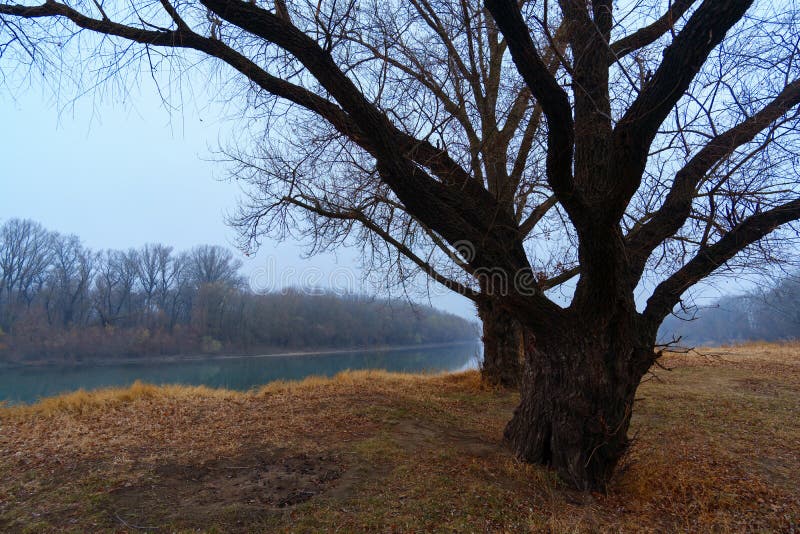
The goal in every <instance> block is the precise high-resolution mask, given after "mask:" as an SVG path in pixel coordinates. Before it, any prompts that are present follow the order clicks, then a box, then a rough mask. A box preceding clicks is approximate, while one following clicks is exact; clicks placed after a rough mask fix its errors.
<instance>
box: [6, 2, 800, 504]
mask: <svg viewBox="0 0 800 534" xmlns="http://www.w3.org/2000/svg"><path fill="white" fill-rule="evenodd" d="M274 7H275V6H268V5H264V4H260V3H257V2H245V1H241V0H200V1H199V2H180V3H177V2H176V3H170V2H169V0H161V2H160V3H141V2H135V1H134V2H132V3H119V4H114V5H113V9H112V6H111V5H110V4H97V3H96V4H93V5H89V4H81V5H78V6H75V7H73V6H71V5H68V4H64V3H60V2H58V1H48V2H46V3H43V4H40V5H34V6H21V5H16V4H10V3H0V17H1V18H0V25H2V28H4V30H3V35H4V37H5V39H4V40H3V41H4V42H6V43H8V44H7V45H5V48H4V49H3V50H4V53H5V54H6V55H7V56H8V57H9V58H10V59H9V60H10V61H15V60H19V59H20V58H22V59H23V60H25V57H26V56H25V54H26V53H27V54H28V56H27V57H28V58H29V59H28V60H26V61H28V63H27V64H29V65H43V64H46V62H47V61H48V59H42V60H41V61H40V62H38V63H37V58H40V57H42V56H44V57H45V58H50V60H51V61H52V58H53V56H48V55H47V54H46V52H48V50H50V51H53V50H54V49H55V51H56V52H57V53H59V54H60V53H61V52H60V48H59V47H60V45H61V44H62V43H64V42H66V41H68V40H70V39H68V38H69V37H71V35H72V33H71V32H72V31H83V30H88V31H90V32H95V33H99V34H103V35H107V36H113V37H115V38H116V39H111V40H103V41H102V42H101V43H100V44H98V46H101V47H102V46H104V45H106V44H107V43H110V44H111V46H114V47H118V48H113V49H112V50H111V52H112V57H113V58H114V61H113V63H112V64H110V65H107V66H108V67H109V68H110V69H111V71H110V72H109V74H113V73H114V72H116V70H115V69H118V68H119V66H120V65H122V64H129V63H130V62H132V61H134V60H135V59H137V58H140V59H144V60H149V61H151V63H150V65H152V66H153V67H152V68H157V66H158V65H160V64H161V63H159V62H164V61H167V62H168V61H171V60H173V59H174V58H176V57H177V56H176V54H177V52H178V49H185V50H187V51H188V50H194V51H196V52H199V53H201V54H204V55H205V56H207V57H211V58H216V59H217V60H218V64H226V65H228V66H229V67H232V68H233V70H234V71H236V72H238V73H239V74H240V75H241V76H242V79H244V80H246V81H247V82H248V83H249V84H250V88H251V89H252V91H251V92H249V93H248V94H247V96H246V100H245V102H247V104H248V105H250V106H251V108H252V109H253V110H254V111H253V116H258V114H259V113H261V115H260V117H261V118H263V119H265V120H266V124H267V127H268V128H270V129H269V132H268V134H267V135H266V136H265V137H266V139H267V142H266V143H265V147H264V149H263V152H262V153H261V154H256V155H255V159H254V158H237V156H236V154H235V153H234V154H233V159H235V160H236V161H238V162H239V164H240V165H239V166H238V167H237V168H236V169H235V172H238V173H239V174H240V175H242V174H243V175H244V177H249V178H250V181H251V183H253V184H254V185H256V188H255V189H254V191H253V196H252V203H251V204H250V205H249V206H245V210H244V212H243V217H244V218H243V221H244V222H245V224H246V226H247V225H249V229H250V231H249V236H248V237H251V238H257V237H258V235H259V234H260V232H261V230H260V229H261V228H263V227H264V226H266V227H267V228H268V229H271V230H272V231H274V232H277V233H279V234H285V233H288V232H299V233H300V234H302V235H306V236H308V237H310V238H312V242H313V246H314V247H315V248H317V249H318V248H324V247H327V246H335V245H336V244H339V243H341V242H342V241H344V240H347V239H353V240H356V239H358V240H362V241H366V240H374V243H375V244H376V245H372V244H371V243H370V245H369V246H368V250H371V251H373V252H375V251H380V250H381V249H382V247H383V250H386V251H387V252H385V255H384V256H383V258H390V259H389V264H387V266H389V265H391V266H392V267H393V268H394V273H395V275H394V276H399V277H400V278H402V277H403V273H405V272H406V267H407V266H408V265H412V266H414V268H415V269H421V270H422V271H423V272H425V273H426V274H427V275H429V276H430V277H432V278H433V279H434V280H436V281H437V282H439V283H441V284H443V285H444V286H446V287H448V288H450V289H453V290H455V291H458V292H460V293H462V294H464V295H465V296H467V297H468V298H471V299H473V300H475V301H476V302H477V303H478V305H479V309H481V307H483V309H484V310H486V309H490V310H491V311H490V313H495V310H497V313H501V312H502V313H505V314H507V315H508V316H509V317H511V318H513V320H514V321H516V322H517V323H518V324H519V325H520V327H521V328H522V330H523V332H524V349H525V369H524V373H523V379H522V386H521V400H520V405H519V407H518V408H517V410H516V412H515V414H514V417H513V419H512V420H511V422H510V423H509V425H508V427H507V428H506V432H505V437H506V439H507V441H508V442H509V443H510V444H511V446H512V447H513V449H514V450H515V452H516V453H517V455H518V456H519V457H520V458H523V459H525V460H527V461H531V462H539V463H543V464H547V465H551V466H553V467H554V468H555V469H557V471H558V472H559V474H560V475H561V476H562V477H563V478H564V479H565V480H567V481H568V482H569V483H571V484H573V485H574V486H576V487H579V488H603V487H604V486H605V485H606V483H607V481H608V480H609V478H610V476H611V474H612V472H613V469H614V467H615V465H616V463H617V461H618V459H619V458H620V456H621V455H622V454H623V452H624V450H625V448H626V447H627V445H628V438H627V430H628V426H629V423H630V418H631V413H632V407H633V399H634V395H635V391H636V389H637V386H638V384H639V382H640V379H641V377H642V376H643V375H644V373H646V372H647V370H648V369H649V368H650V366H651V365H652V364H653V362H654V361H655V358H656V357H657V353H656V352H655V350H654V348H655V343H656V334H657V330H658V326H659V324H660V323H661V322H662V320H663V319H664V317H666V316H667V315H668V314H669V313H670V312H671V311H672V310H673V308H674V307H675V306H676V305H678V304H679V302H680V300H681V297H682V295H683V294H684V293H685V292H686V291H687V290H688V289H690V288H692V287H693V286H694V285H695V284H697V283H698V282H700V281H702V280H703V279H705V278H707V277H709V276H711V275H713V274H714V273H717V272H721V271H725V270H727V271H728V272H736V270H737V269H741V268H745V267H748V266H752V265H757V264H761V263H764V261H765V260H768V261H774V260H775V259H779V258H781V257H782V255H783V254H786V253H791V252H792V244H793V238H794V237H795V236H796V233H794V232H793V227H792V226H791V223H792V222H793V221H796V220H797V219H798V218H800V196H799V194H798V193H799V190H800V187H798V180H797V169H796V163H797V161H796V159H797V158H796V153H797V149H798V146H797V145H798V135H797V133H798V124H797V122H798V121H797V119H798V103H800V79H798V64H799V63H798V61H797V50H798V49H800V46H798V44H799V43H800V37H799V36H798V33H800V32H799V31H798V28H800V25H799V24H798V23H797V22H798V21H797V20H796V19H797V15H798V13H797V12H798V10H797V9H796V6H795V5H794V4H793V3H792V2H786V3H775V2H769V1H766V0H762V1H759V2H754V1H753V0H702V1H701V0H675V1H673V2H666V1H657V0H652V1H651V0H645V1H641V2H630V3H628V2H614V1H613V0H591V1H589V0H559V1H557V2H556V1H552V2H549V1H540V2H534V1H522V2H514V1H512V0H486V1H485V3H484V4H483V5H480V4H478V3H475V2H470V1H468V0H459V1H458V2H456V1H444V0H441V1H433V0H429V1H422V0H410V1H409V2H392V1H389V2H368V1H366V2H355V1H349V2H336V1H333V0H331V1H328V2H324V1H323V2H311V1H310V0H309V1H298V2H293V3H291V4H290V5H288V6H285V5H284V4H283V2H281V3H280V8H275V9H274V10H273V9H271V8H274ZM284 7H288V9H284ZM112 17H113V19H112ZM70 41H73V40H70ZM125 42H135V43H139V44H140V45H141V46H140V47H138V48H136V47H131V46H122V45H121V43H125ZM101 50H104V51H105V50H106V49H104V48H101ZM157 50H161V51H162V52H161V55H157V54H158V52H157ZM75 52H76V54H75V55H76V56H77V57H84V58H85V57H88V56H87V55H86V54H87V53H90V51H89V50H85V49H83V50H82V49H80V48H78V49H77V50H76V51H75ZM407 52H408V53H407ZM130 54H133V56H131V55H130ZM187 54H191V53H190V52H187ZM66 57H68V58H72V57H73V56H72V55H67V56H66ZM102 57H109V56H108V54H105V55H103V56H102ZM154 57H155V58H156V59H155V60H154V59H153V58H154ZM176 61H177V60H176ZM107 72H108V71H107ZM134 72H137V73H138V72H139V71H134ZM495 86H497V87H498V89H495ZM500 88H502V90H501V89H500ZM260 110H268V111H266V112H262V111H260ZM493 115H494V117H493ZM276 126H282V127H283V128H285V130H284V132H283V135H278V133H276V128H275V127H276ZM506 127H508V129H507V130H506ZM471 129H472V130H474V133H475V135H472V134H471V132H470V130H471ZM270 141H272V142H270ZM278 141H280V143H279V142H278ZM492 146H497V147H498V148H496V149H493V148H491V147H492ZM259 162H260V164H259ZM376 253H377V252H376ZM573 279H574V280H575V282H574V286H570V287H573V289H574V290H572V291H571V293H572V294H571V299H570V301H569V304H568V305H566V306H562V305H560V304H557V303H556V302H555V301H554V300H553V299H552V298H551V296H552V295H548V294H547V293H546V291H547V290H548V289H551V288H555V287H557V286H559V284H564V283H565V282H566V281H568V280H573ZM637 292H640V293H642V292H647V293H648V294H649V297H648V298H647V299H646V303H644V305H643V307H642V309H641V310H639V309H637V305H636V299H635V295H636V294H637ZM483 315H485V314H483Z"/></svg>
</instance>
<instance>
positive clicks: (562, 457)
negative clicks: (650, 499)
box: [504, 327, 654, 491]
mask: <svg viewBox="0 0 800 534" xmlns="http://www.w3.org/2000/svg"><path fill="white" fill-rule="evenodd" d="M558 337H559V338H560V339H552V340H547V341H546V342H543V343H537V342H536V340H534V339H533V336H531V335H529V334H527V333H526V335H525V365H524V371H523V373H524V374H523V377H522V380H521V391H520V404H519V406H518V407H517V409H516V410H515V412H514V416H513V418H512V419H511V421H510V422H509V423H508V425H507V426H506V429H505V435H504V437H505V440H506V442H507V443H508V444H509V445H510V446H511V448H512V449H513V451H514V452H515V454H516V455H517V457H519V458H520V459H521V460H523V461H526V462H530V463H538V464H542V465H546V466H548V467H551V468H553V469H555V470H556V472H557V473H558V474H559V476H560V477H561V478H562V480H564V481H565V482H567V483H568V484H571V485H572V486H574V487H576V488H578V489H581V490H591V491H603V490H605V488H606V486H607V484H608V482H609V480H610V478H611V475H612V473H613V471H614V468H615V466H616V465H617V462H618V461H619V459H620V458H621V457H622V455H623V454H624V453H625V450H626V449H627V447H628V443H629V441H628V436H627V431H628V427H629V425H630V420H631V413H632V410H633V400H634V395H635V393H636V389H637V387H638V385H639V383H640V381H641V378H642V376H643V375H644V373H645V372H647V370H648V369H649V367H650V364H651V363H652V361H653V346H654V343H649V342H648V340H643V339H641V338H639V337H640V336H635V337H636V338H639V339H635V338H634V336H626V337H623V338H622V339H620V338H617V339H613V340H609V338H608V336H607V335H603V334H602V333H597V332H587V331H585V330H584V331H581V330H580V329H579V328H576V327H573V328H572V331H571V332H570V333H569V334H567V335H566V336H563V337H562V336H561V335H559V336H558Z"/></svg>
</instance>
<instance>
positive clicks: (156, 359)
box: [0, 339, 479, 369]
mask: <svg viewBox="0 0 800 534" xmlns="http://www.w3.org/2000/svg"><path fill="white" fill-rule="evenodd" d="M478 341H479V340H478V339H463V340H455V341H447V342H444V343H422V344H419V345H377V346H372V347H352V348H341V347H335V348H326V347H321V348H315V349H311V350H287V349H281V348H274V347H262V348H259V349H252V350H249V351H238V352H237V351H233V353H232V354H218V353H193V354H171V355H160V354H142V355H141V356H129V357H123V358H103V357H100V358H87V359H85V360H80V361H75V360H55V359H48V360H23V361H4V360H2V359H0V369H14V368H20V367H49V366H74V367H81V366H104V365H105V366H107V365H124V364H131V363H171V362H192V361H206V360H208V361H213V360H229V359H238V358H271V357H284V356H292V357H294V356H321V355H325V354H345V353H361V352H380V351H402V350H425V349H435V348H440V347H457V346H461V345H469V344H474V343H477V342H478Z"/></svg>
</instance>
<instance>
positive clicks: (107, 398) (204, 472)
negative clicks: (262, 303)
mask: <svg viewBox="0 0 800 534" xmlns="http://www.w3.org/2000/svg"><path fill="white" fill-rule="evenodd" d="M662 364H663V365H665V366H666V367H670V368H672V369H671V370H670V371H667V370H661V369H659V370H657V371H656V372H655V375H654V376H653V377H651V378H650V380H648V381H647V382H646V383H645V384H643V385H642V387H641V388H640V390H639V395H638V401H637V405H636V407H635V416H634V422H633V425H632V434H634V435H635V444H634V446H633V448H632V450H631V452H630V454H629V455H628V456H627V457H626V458H625V459H624V461H623V463H622V465H621V467H620V469H619V471H618V474H617V476H616V478H615V480H614V482H613V484H612V487H611V489H610V491H609V492H608V493H607V494H604V495H600V494H592V495H589V494H581V493H577V492H573V491H570V490H569V489H566V488H565V487H563V486H562V485H561V484H560V483H559V482H558V481H557V480H556V479H555V477H554V476H553V475H552V473H550V472H548V471H547V470H545V469H541V468H538V467H533V466H529V465H523V464H520V463H518V462H517V461H515V460H514V459H513V458H512V457H511V455H510V454H509V453H508V451H507V450H505V449H504V448H503V446H502V444H501V440H500V438H501V435H502V430H503V425H504V424H505V422H506V421H507V420H508V418H509V417H510V415H511V412H512V410H513V407H514V405H515V401H516V398H515V395H514V394H513V393H510V392H506V391H494V390H488V389H485V388H482V387H481V385H480V382H479V379H478V375H477V373H475V372H468V373H463V374H458V375H451V376H437V377H431V376H428V377H421V376H413V375H397V374H387V373H381V372H353V373H344V374H341V375H339V376H337V377H336V378H334V379H330V380H325V379H309V380H305V381H303V382H300V383H274V384H270V385H268V386H266V387H264V388H262V389H261V390H259V391H254V392H252V393H236V392H229V391H219V390H209V389H205V388H185V387H165V388H157V387H152V386H147V385H139V384H137V385H134V386H133V387H131V388H129V389H125V390H106V391H101V392H96V393H88V394H87V393H82V392H79V393H75V394H72V395H67V396H62V397H57V398H52V399H46V400H44V401H42V402H40V403H39V404H36V405H33V406H30V407H18V408H6V409H2V410H0V531H3V532H6V531H9V532H12V531H13V532H17V531H23V532H24V531H30V532H42V531H75V532H87V531H92V532H95V531H112V532H125V531H132V532H133V531H137V532H139V531H143V530H149V529H152V531H153V532H173V531H178V532H196V531H201V532H258V531H275V530H277V531H281V530H299V531H317V530H341V531H362V530H374V531H389V532H400V531H431V530H436V531H530V530H533V531H551V532H575V531H615V532H617V531H631V532H633V531H635V532H642V531H658V532H663V531H675V530H685V531H693V532H696V531H720V532H728V531H787V532H797V531H798V530H799V529H800V527H798V525H799V524H800V476H799V475H798V473H800V417H798V416H800V346H798V345H794V346H787V345H783V346H778V345H751V346H745V347H734V348H722V349H714V350H713V351H706V352H705V353H704V354H703V355H700V354H689V355H667V356H665V357H664V358H663V361H662ZM156 528H157V530H156Z"/></svg>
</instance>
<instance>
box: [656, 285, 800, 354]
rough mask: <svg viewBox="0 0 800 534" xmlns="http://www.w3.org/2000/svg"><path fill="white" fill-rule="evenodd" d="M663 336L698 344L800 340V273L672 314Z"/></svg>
mask: <svg viewBox="0 0 800 534" xmlns="http://www.w3.org/2000/svg"><path fill="white" fill-rule="evenodd" d="M661 336H662V339H664V340H667V341H668V340H670V339H671V338H672V336H681V337H682V340H681V345H694V346H696V345H708V344H715V343H735V342H742V341H784V340H791V339H800V276H792V277H788V278H785V279H783V280H780V281H778V282H777V283H776V284H775V285H774V286H773V287H771V288H768V289H761V290H759V291H753V292H751V293H748V294H745V295H739V296H731V297H723V298H721V299H720V300H719V301H718V302H717V303H716V304H715V305H713V306H710V307H703V308H700V309H698V310H695V312H694V313H692V314H691V315H687V314H682V315H679V316H678V317H674V316H673V317H669V318H668V319H667V320H666V321H665V322H664V324H663V325H662V327H661Z"/></svg>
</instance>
